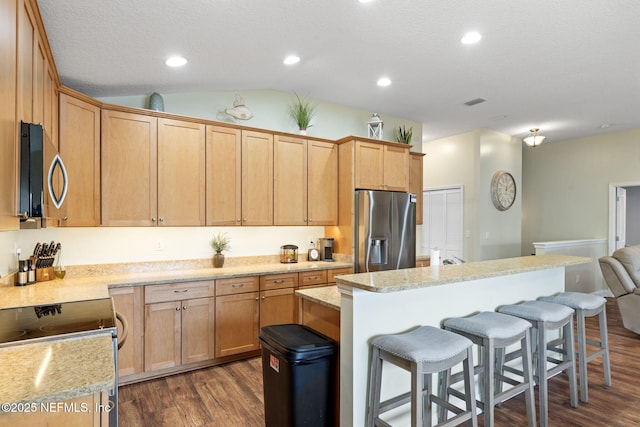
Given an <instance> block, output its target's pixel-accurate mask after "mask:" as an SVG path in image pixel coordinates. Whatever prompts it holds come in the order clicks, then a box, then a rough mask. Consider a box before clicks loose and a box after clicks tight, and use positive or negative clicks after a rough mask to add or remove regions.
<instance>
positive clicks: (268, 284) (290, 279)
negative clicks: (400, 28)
mask: <svg viewBox="0 0 640 427" xmlns="http://www.w3.org/2000/svg"><path fill="white" fill-rule="evenodd" d="M297 287H298V273H284V274H269V275H267V276H260V290H261V291H268V290H270V289H284V288H297Z"/></svg>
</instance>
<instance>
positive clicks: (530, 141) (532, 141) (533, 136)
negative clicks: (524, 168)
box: [524, 128, 546, 147]
mask: <svg viewBox="0 0 640 427" xmlns="http://www.w3.org/2000/svg"><path fill="white" fill-rule="evenodd" d="M539 131H540V129H538V128H533V129H530V130H529V132H530V134H529V136H528V137H526V138H525V139H524V142H525V144H527V145H528V146H530V147H535V146H538V145H540V144H542V141H544V139H545V138H546V137H545V136H544V135H538V132H539Z"/></svg>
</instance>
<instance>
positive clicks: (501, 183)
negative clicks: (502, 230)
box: [491, 171, 516, 211]
mask: <svg viewBox="0 0 640 427" xmlns="http://www.w3.org/2000/svg"><path fill="white" fill-rule="evenodd" d="M515 200H516V181H515V179H513V176H512V175H511V174H510V173H509V172H506V171H498V172H496V173H495V174H494V175H493V179H492V180H491V201H492V202H493V206H495V207H496V209H498V210H499V211H506V210H507V209H509V208H510V207H511V205H513V202H514V201H515Z"/></svg>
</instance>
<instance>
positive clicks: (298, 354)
mask: <svg viewBox="0 0 640 427" xmlns="http://www.w3.org/2000/svg"><path fill="white" fill-rule="evenodd" d="M260 341H261V342H262V343H263V344H266V345H267V346H268V347H270V349H271V350H272V351H275V352H277V353H279V354H280V355H281V356H282V357H284V358H285V359H287V360H289V361H290V362H291V361H296V362H302V361H310V360H314V359H317V358H320V357H326V356H330V355H332V354H333V353H334V348H335V343H334V341H333V340H331V339H330V338H327V337H325V336H324V335H321V334H319V333H318V332H316V331H314V330H313V329H311V328H309V327H307V326H304V325H299V324H295V323H291V324H284V325H271V326H265V327H263V328H261V329H260Z"/></svg>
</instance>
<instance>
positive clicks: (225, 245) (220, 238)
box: [209, 233, 231, 253]
mask: <svg viewBox="0 0 640 427" xmlns="http://www.w3.org/2000/svg"><path fill="white" fill-rule="evenodd" d="M209 244H210V245H211V248H212V249H213V250H214V251H216V252H217V253H221V252H222V251H227V250H229V249H231V238H230V237H229V236H227V233H218V234H216V235H215V236H213V238H212V239H211V241H210V242H209Z"/></svg>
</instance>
